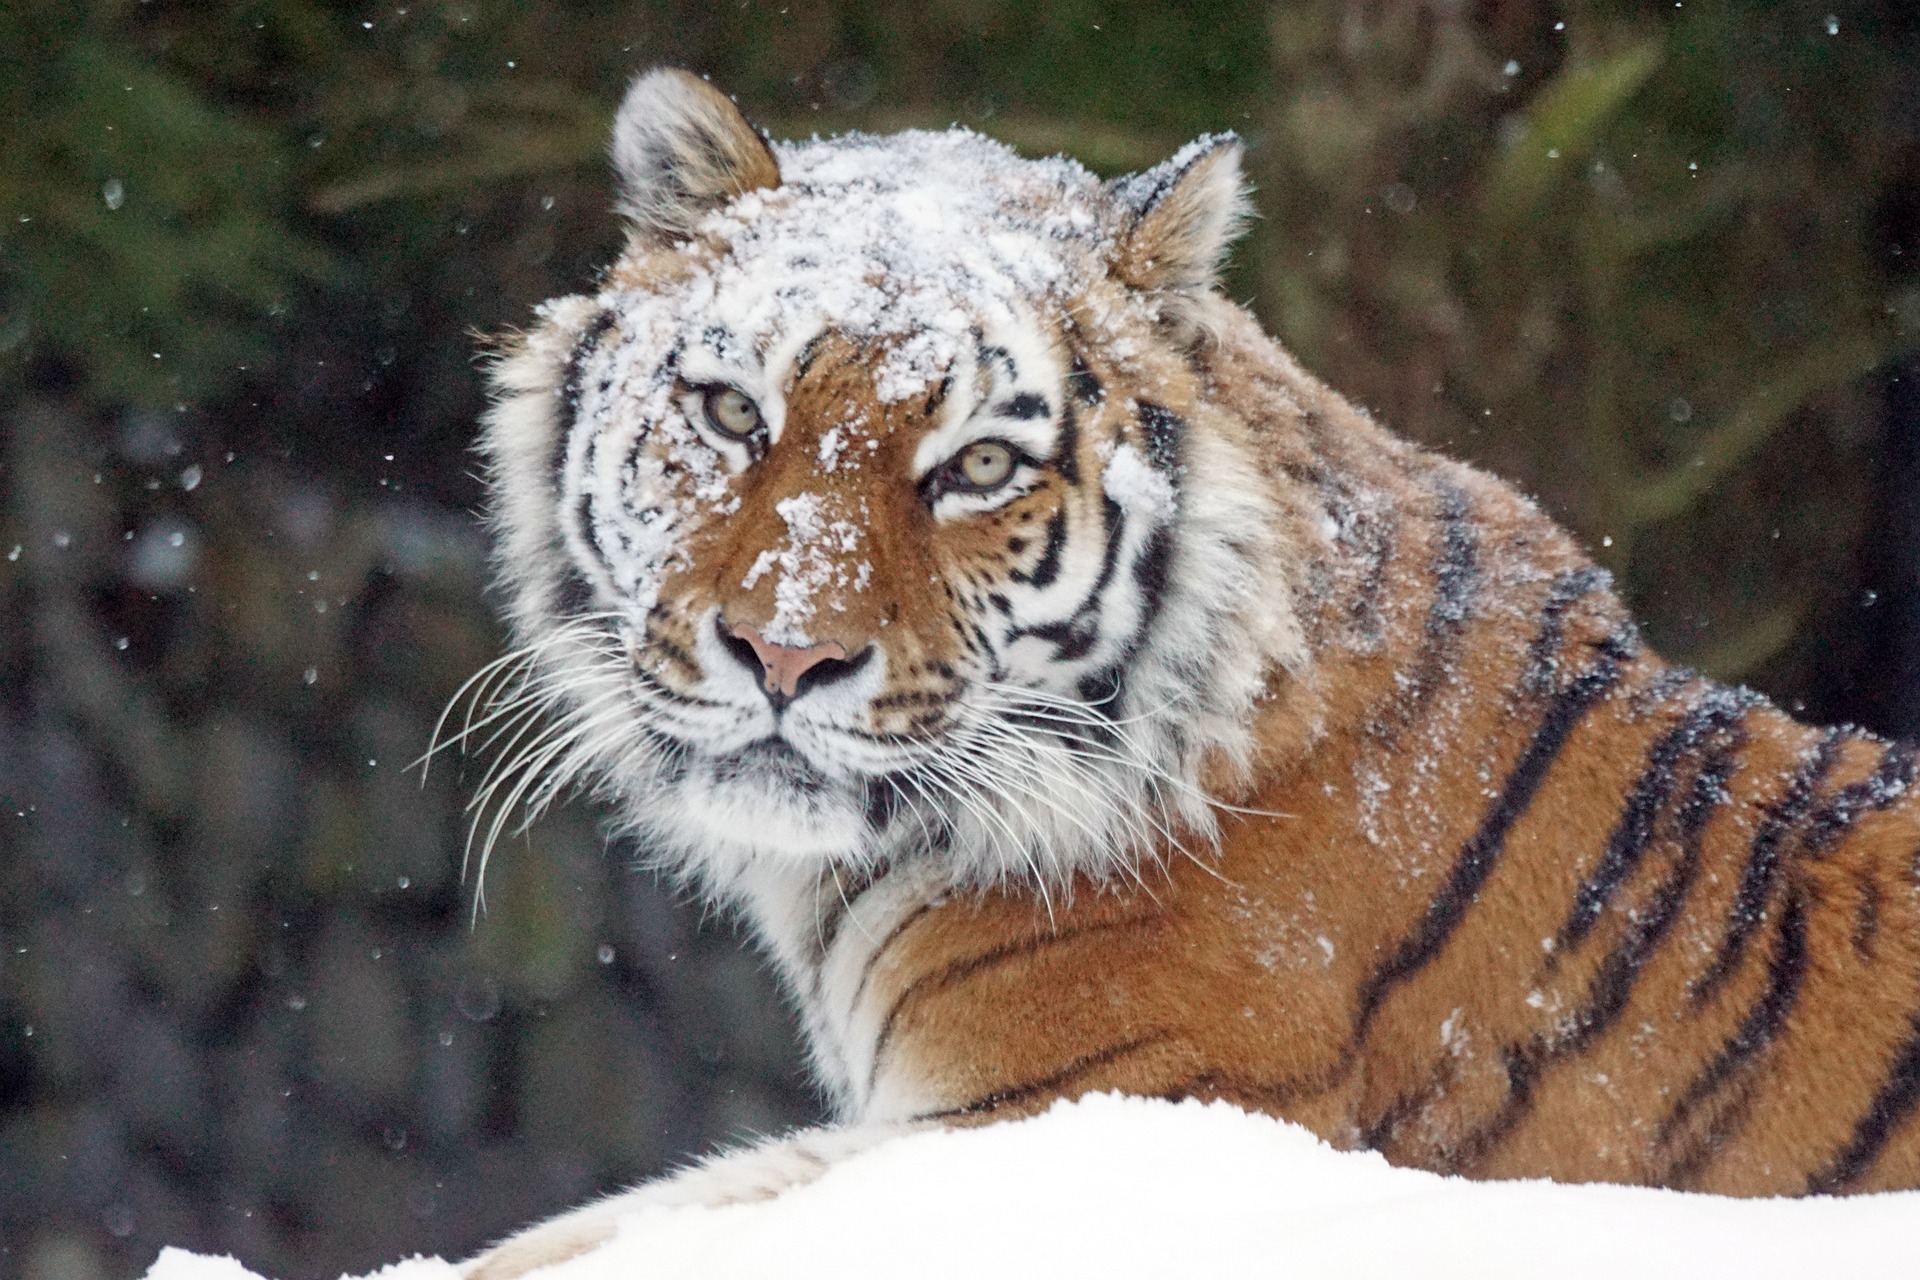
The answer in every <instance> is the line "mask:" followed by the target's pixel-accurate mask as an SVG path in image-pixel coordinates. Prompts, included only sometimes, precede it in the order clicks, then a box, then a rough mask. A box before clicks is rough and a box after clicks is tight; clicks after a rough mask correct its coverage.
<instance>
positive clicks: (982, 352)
mask: <svg viewBox="0 0 1920 1280" xmlns="http://www.w3.org/2000/svg"><path fill="white" fill-rule="evenodd" d="M973 355H974V363H975V364H977V365H979V366H980V367H981V368H983V369H984V368H986V367H987V366H988V365H990V364H998V365H999V366H1000V367H1001V368H1003V369H1005V370H1006V371H1007V381H1009V382H1018V381H1019V380H1020V366H1019V365H1017V364H1015V363H1014V362H1013V353H1012V352H1011V351H1009V350H1007V349H1006V348H1005V347H996V346H990V345H988V344H987V343H984V342H981V343H977V344H975V346H974V349H973Z"/></svg>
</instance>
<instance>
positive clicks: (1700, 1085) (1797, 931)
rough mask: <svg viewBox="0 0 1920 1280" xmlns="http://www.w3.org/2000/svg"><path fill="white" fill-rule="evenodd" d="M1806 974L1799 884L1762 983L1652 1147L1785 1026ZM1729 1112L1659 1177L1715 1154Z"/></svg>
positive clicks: (1692, 1170) (1673, 1179)
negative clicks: (1707, 1137)
mask: <svg viewBox="0 0 1920 1280" xmlns="http://www.w3.org/2000/svg"><path fill="white" fill-rule="evenodd" d="M1806 976H1807V912H1806V903H1805V902H1804V901H1803V899H1802V897H1801V895H1800V893H1799V891H1798V890H1794V891H1792V892H1790V893H1789V894H1788V895H1787V901H1786V906H1785V908H1784V909H1783V910H1782V911H1781V913H1780V933H1779V938H1778V941H1777V942H1776V943H1775V945H1774V951H1773V956H1772V958H1771V959H1770V960H1769V961H1768V963H1767V985H1766V989H1765V990H1763V991H1762V992H1761V993H1760V998H1759V999H1758V1000H1756V1001H1754V1003H1753V1006H1752V1007H1751V1008H1749V1009H1748V1010H1747V1013H1746V1016H1745V1017H1744V1018H1742V1019H1741V1020H1740V1025H1739V1027H1737V1028H1736V1029H1735V1030H1734V1033H1733V1034H1732V1035H1731V1036H1728V1037H1727V1039H1726V1041H1725V1043H1723V1044H1722V1045H1721V1046H1720V1051H1719V1052H1718V1053H1716V1054H1715V1055H1714V1056H1713V1060H1712V1061H1711V1062H1709V1063H1708V1064H1707V1066H1706V1069H1705V1070H1703V1071H1701V1072H1700V1074H1699V1075H1697V1076H1695V1077H1694V1079H1693V1082H1692V1083H1691V1084H1689V1085H1688V1086H1687V1090H1686V1092H1685V1093H1683V1094H1681V1095H1680V1100H1679V1101H1678V1102H1676V1103H1674V1105H1673V1109H1672V1110H1671V1111H1669V1112H1668V1113H1667V1117H1666V1119H1664V1120H1662V1121H1661V1122H1660V1127H1659V1129H1658V1130H1657V1131H1656V1132H1655V1134H1654V1145H1655V1146H1656V1147H1663V1146H1667V1145H1669V1144H1670V1143H1672V1142H1673V1141H1674V1140H1675V1139H1676V1138H1678V1137H1680V1136H1681V1131H1682V1130H1683V1129H1684V1128H1685V1126H1686V1125H1687V1123H1688V1122H1689V1121H1690V1120H1692V1118H1693V1116H1694V1114H1695V1113H1696V1112H1698V1111H1699V1110H1700V1108H1701V1107H1702V1106H1703V1105H1704V1104H1706V1103H1707V1102H1709V1101H1711V1100H1712V1099H1713V1098H1714V1097H1715V1096H1716V1095H1719V1094H1721V1093H1722V1092H1723V1091H1724V1090H1725V1089H1726V1087H1727V1086H1728V1085H1729V1084H1730V1083H1732V1082H1733V1081H1734V1080H1735V1078H1736V1077H1737V1076H1739V1075H1741V1074H1742V1073H1743V1071H1744V1070H1745V1068H1746V1067H1748V1066H1749V1065H1750V1064H1752V1063H1753V1062H1754V1061H1755V1060H1756V1059H1757V1058H1758V1057H1759V1055H1760V1054H1761V1053H1762V1052H1763V1051H1764V1050H1765V1049H1766V1048H1767V1046H1768V1045H1770V1044H1772V1043H1773V1042H1774V1040H1775V1039H1777V1038H1778V1037H1779V1035H1780V1032H1781V1030H1782V1029H1783V1028H1784V1027H1785V1026H1786V1023H1787V1016H1788V1015H1789V1014H1790V1013H1792V1012H1793V1006H1794V1003H1795V1002H1796V1001H1797V1000H1798V999H1799V998H1800V988H1801V986H1802V984H1803V983H1804V981H1805V979H1806ZM1731 1119H1732V1117H1722V1118H1721V1122H1720V1123H1719V1124H1717V1125H1716V1129H1717V1130H1719V1131H1718V1132H1716V1133H1714V1134H1713V1135H1712V1139H1713V1140H1712V1141H1709V1142H1706V1143H1703V1144H1700V1145H1699V1146H1697V1147H1696V1148H1695V1150H1694V1151H1693V1152H1692V1153H1691V1154H1690V1156H1689V1158H1687V1159H1685V1160H1683V1161H1682V1162H1681V1163H1680V1164H1678V1165H1676V1166H1674V1167H1673V1168H1671V1169H1670V1170H1669V1171H1668V1175H1667V1177H1665V1178H1663V1179H1662V1181H1663V1182H1665V1183H1666V1184H1667V1185H1675V1184H1676V1183H1677V1182H1678V1181H1681V1180H1688V1179H1691V1178H1692V1176H1693V1175H1694V1174H1697V1173H1698V1172H1699V1171H1700V1169H1702V1168H1704V1167H1705V1165H1706V1162H1707V1161H1710V1160H1711V1159H1712V1158H1713V1157H1714V1156H1715V1155H1717V1154H1718V1151H1717V1149H1716V1148H1717V1147H1718V1146H1719V1142H1720V1140H1721V1139H1723V1138H1724V1137H1725V1136H1726V1131H1727V1129H1728V1126H1729V1124H1730V1122H1731Z"/></svg>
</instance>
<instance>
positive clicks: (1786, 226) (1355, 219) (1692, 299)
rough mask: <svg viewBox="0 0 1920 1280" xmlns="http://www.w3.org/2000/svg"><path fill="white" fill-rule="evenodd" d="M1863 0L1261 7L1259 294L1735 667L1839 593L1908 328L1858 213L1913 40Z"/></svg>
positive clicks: (1882, 157)
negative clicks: (1264, 90)
mask: <svg viewBox="0 0 1920 1280" xmlns="http://www.w3.org/2000/svg"><path fill="white" fill-rule="evenodd" d="M1863 10H1864V11H1865V12H1862V11H1863ZM1871 18H1872V10H1871V9H1870V8H1868V7H1867V6H1853V7H1852V8H1851V9H1849V10H1847V11H1846V12H1845V13H1844V15H1842V16H1837V17H1835V18H1833V19H1831V20H1830V19H1829V18H1827V17H1826V16H1824V14H1821V15H1816V14H1814V13H1812V12H1811V11H1806V10H1802V9H1801V8H1800V7H1798V6H1792V7H1788V6H1780V5H1775V4H1769V3H1762V2H1761V0H1748V2H1746V3H1735V4H1728V5H1721V6H1688V7H1687V8H1686V9H1684V10H1671V11H1665V12H1662V11H1658V10H1647V9H1644V8H1640V7H1637V6H1633V7H1629V6H1621V5H1616V4H1610V3H1604V2H1601V0H1577V2H1573V3H1566V4H1562V5H1558V6H1544V5H1541V6H1532V5H1522V6H1517V7H1515V9H1514V11H1513V13H1511V14H1509V15H1508V20H1507V21H1504V22H1498V23H1497V22H1493V21H1489V20H1482V19H1480V18H1477V17H1475V16H1473V15H1471V14H1470V13H1469V12H1468V11H1467V10H1466V9H1465V8H1464V7H1462V6H1459V5H1455V4H1451V3H1447V2H1446V0H1396V2H1391V3H1383V4H1378V5H1373V6H1370V7H1369V8H1368V10H1367V11H1366V13H1365V14H1364V15H1360V14H1358V13H1356V12H1355V11H1353V10H1343V9H1340V8H1337V7H1335V6H1290V7H1288V8H1286V9H1283V10H1277V11H1276V17H1275V19H1274V47H1275V50H1276V55H1277V57H1278V60H1279V67H1278V73H1279V78H1280V80H1281V81H1282V82H1283V83H1286V84H1288V85H1289V86H1291V92H1290V93H1289V94H1288V95H1286V96H1285V97H1284V98H1283V99H1282V100H1281V101H1280V102H1279V103H1278V104H1277V105H1276V106H1275V108H1274V109H1273V111H1272V113H1271V115H1270V117H1269V118H1270V119H1271V121H1272V128H1271V132H1270V135H1269V146H1268V148H1267V150H1266V151H1265V152H1264V153H1263V154H1262V156H1261V157H1260V161H1261V166H1262V172H1261V176H1262V178H1263V179H1264V185H1265V186H1266V188H1267V191H1268V195H1267V197H1266V198H1265V199H1264V200H1263V202H1262V203H1263V207H1264V212H1266V213H1267V215H1268V217H1269V219H1270V221H1269V224H1268V227H1267V228H1266V239H1265V241H1264V243H1263V245H1262V246H1261V247H1262V253H1263V259H1262V260H1263V264H1264V270H1263V278H1262V281H1261V283H1262V293H1263V295H1264V298H1265V300H1266V302H1267V309H1268V315H1269V318H1270V319H1271V320H1272V321H1273V322H1274V323H1275V324H1276V326H1277V328H1278V330H1279V331H1280V333H1281V335H1282V337H1283V338H1285V339H1286V340H1287V341H1289V342H1290V343H1291V344H1292V345H1293V346H1294V347H1295V348H1296V350H1298V351H1299V352H1300V354H1301V355H1302V357H1303V358H1304V359H1305V360H1306V361H1307V363H1308V364H1309V365H1310V366H1311V367H1314V368H1316V369H1318V370H1320V371H1321V372H1322V373H1324V374H1325V375H1326V376H1328V377H1329V378H1330V379H1331V380H1332V381H1334V382H1335V384H1336V385H1339V386H1341V387H1342V388H1343V389H1345V390H1347V391H1349V392H1350V393H1354V394H1357V395H1358V396H1359V397H1360V398H1362V399H1363V400H1365V401H1367V402H1368V403H1370V404H1372V405H1373V406H1374V407H1376V408H1378V409H1380V410H1381V411H1382V413H1383V415H1384V416H1385V417H1386V418H1387V420H1388V421H1389V422H1391V423H1393V424H1394V425H1396V426H1398V427H1399V428H1401V429H1402V430H1405V431H1408V432H1410V433H1412V434H1414V435H1416V436H1417V437H1419V438H1421V439H1424V440H1427V441H1429V442H1432V443H1436V444H1439V445H1441V446H1442V447H1445V448H1449V449H1451V450H1453V451H1455V452H1464V453H1466V454H1468V455H1469V456H1472V457H1475V458H1477V459H1480V460H1484V461H1486V462H1488V463H1489V464H1490V465H1492V466H1493V467H1494V469H1495V470H1498V471H1500V472H1502V473H1503V474H1505V475H1508V476H1509V477H1512V478H1515V479H1518V480H1520V481H1521V482H1522V483H1523V484H1525V485H1527V486H1528V487H1530V488H1531V489H1533V490H1534V491H1535V492H1537V493H1540V494H1541V495H1542V496H1543V497H1544V498H1545V499H1546V500H1547V502H1548V505H1549V506H1550V507H1552V508H1554V509H1555V510H1556V511H1557V512H1558V513H1559V514H1560V515H1561V516H1562V517H1563V518H1568V519H1571V520H1572V521H1573V522H1574V523H1575V524H1576V526H1577V527H1578V528H1580V529H1581V530H1582V531H1583V532H1584V533H1586V535H1587V536H1588V538H1589V539H1590V542H1591V543H1595V544H1598V545H1597V546H1595V547H1594V550H1595V551H1596V553H1597V554H1598V555H1599V556H1600V558H1601V559H1602V560H1603V561H1604V562H1606V563H1608V564H1610V565H1611V566H1612V567H1613V568H1614V569H1616V570H1617V571H1619V572H1621V573H1622V574H1623V579H1624V585H1625V586H1626V587H1627V590H1628V592H1629V594H1630V595H1631V596H1633V597H1634V598H1635V603H1636V606H1637V607H1638V608H1639V609H1640V611H1641V612H1642V614H1643V616H1647V617H1648V618H1649V619H1650V621H1651V622H1652V624H1653V629H1654V632H1655V636H1656V639H1657V641H1658V642H1659V643H1660V644H1661V646H1662V647H1663V648H1665V649H1667V650H1668V651H1669V652H1672V653H1674V655H1675V656H1677V657H1680V658H1683V659H1692V660H1694V661H1698V662H1701V663H1703V664H1706V665H1708V666H1709V667H1710V668H1712V669H1714V670H1715V671H1716V672H1717V673H1718V674H1721V675H1727V676H1739V675H1742V674H1746V673H1749V672H1754V671H1757V670H1759V669H1760V668H1761V667H1762V666H1763V664H1764V663H1765V662H1766V661H1767V660H1768V659H1769V658H1771V657H1773V656H1774V655H1776V654H1777V653H1779V652H1780V651H1781V650H1782V649H1783V648H1784V647H1785V645H1786V644H1787V642H1788V641H1790V640H1791V639H1792V637H1793V635H1794V633H1795V630H1796V627H1797V624H1798V621H1800V620H1802V619H1803V617H1804V616H1805V615H1806V614H1808V613H1811V612H1815V611H1820V610H1827V609H1831V608H1834V607H1838V602H1839V600H1840V597H1841V596H1842V595H1843V594H1844V592H1845V587H1844V585H1843V583H1844V575H1838V576H1837V575H1835V574H1834V573H1833V572H1832V566H1833V564H1834V563H1835V562H1836V561H1839V560H1840V559H1841V558H1842V557H1844V556H1845V555H1846V554H1847V551H1848V548H1849V546H1850V545H1851V544H1853V543H1854V542H1855V541H1856V540H1857V539H1858V537H1859V531H1860V522H1861V520H1862V519H1863V517H1864V514H1865V504H1864V503H1862V502H1861V501H1860V500H1859V489H1860V486H1861V480H1862V477H1863V476H1864V475H1866V474H1868V472H1869V459H1867V458H1866V457H1865V456H1864V455H1863V453H1862V452H1861V448H1862V444H1863V437H1864V436H1865V435H1866V434H1867V433H1866V432H1864V431H1862V430H1861V429H1860V428H1859V427H1858V426H1857V425H1855V424H1858V423H1859V422H1860V421H1861V420H1862V419H1863V418H1865V419H1867V420H1868V421H1871V420H1872V419H1873V418H1874V417H1876V416H1877V409H1876V408H1875V407H1873V406H1872V405H1871V404H1870V403H1866V402H1863V401H1861V400H1860V399H1859V398H1858V397H1857V395H1856V394H1855V393H1854V391H1853V390H1852V389H1853V388H1856V387H1858V386H1859V385H1860V384H1861V380H1862V377H1863V375H1864V374H1866V373H1867V372H1868V371H1870V370H1872V369H1874V368H1876V367H1879V366H1882V365H1884V364H1886V363H1887V362H1888V361H1889V360H1890V359H1891V358H1892V357H1893V356H1894V355H1896V354H1897V353H1899V352H1901V351H1903V350H1906V349H1910V348H1911V347H1912V345H1913V343H1914V338H1913V334H1912V333H1911V332H1910V331H1908V330H1903V329H1902V328H1901V326H1900V325H1899V324H1898V323H1897V322H1896V312H1897V310H1898V308H1897V307H1896V306H1895V301H1896V300H1895V298H1894V297H1893V288H1894V286H1893V284H1892V283H1891V282H1890V281H1889V280H1888V279H1887V278H1886V277H1885V276H1884V275H1883V274H1882V273H1881V271H1880V269H1879V268H1878V266H1877V264H1876V263H1875V261H1874V252H1875V247H1874V245H1873V243H1872V242H1871V240H1870V238H1869V235H1868V234H1867V231H1868V229H1869V228H1870V227H1871V226H1872V225H1873V220H1874V209H1875V202H1876V201H1878V200H1880V199H1882V198H1883V191H1884V185H1885V183H1886V182H1887V181H1888V180H1889V178H1890V177H1891V176H1892V175H1893V174H1894V173H1895V172H1897V170H1896V168H1895V166H1896V163H1897V162H1896V160H1895V158H1894V150H1893V142H1894V139H1893V137H1892V136H1891V134H1890V132H1889V131H1888V130H1887V129H1886V128H1885V127H1884V125H1883V123H1882V122H1885V121H1887V120H1889V119H1890V118H1891V113H1890V110H1889V108H1890V104H1891V103H1892V101H1893V94H1894V87H1895V85H1896V83H1897V80H1898V77H1899V74H1900V70H1901V66H1902V64H1901V62H1900V61H1899V58H1900V57H1901V51H1900V46H1899V45H1898V44H1897V43H1895V42H1893V41H1892V40H1890V39H1887V38H1885V35H1884V33H1882V32H1881V31H1879V30H1877V29H1876V28H1875V27H1874V25H1873V23H1872V21H1871ZM1830 28H1831V29H1830ZM1736 484H1737V485H1739V486H1741V487H1742V489H1743V490H1744V493H1743V496H1742V497H1741V499H1740V500H1738V501H1733V502H1725V501H1721V502H1715V503H1711V504H1706V503H1705V502H1704V500H1705V499H1706V498H1707V497H1708V496H1709V495H1720V494H1724V493H1725V492H1726V490H1727V488H1728V486H1730V485H1736ZM1782 531H1784V532H1785V535H1786V537H1787V539H1790V543H1789V545H1791V546H1793V547H1795V548H1797V550H1798V552H1799V555H1798V557H1797V558H1798V560H1799V563H1798V564H1796V565H1794V567H1793V571H1792V572H1790V573H1782V572H1781V571H1780V570H1781V564H1780V559H1781V557H1780V556H1779V554H1778V552H1779V542H1780V540H1782ZM1823 564H1824V565H1825V566H1826V567H1825V568H1824V569H1823V568H1822V567H1821V566H1822V565H1823ZM1783 618H1786V619H1787V621H1786V622H1784V623H1783Z"/></svg>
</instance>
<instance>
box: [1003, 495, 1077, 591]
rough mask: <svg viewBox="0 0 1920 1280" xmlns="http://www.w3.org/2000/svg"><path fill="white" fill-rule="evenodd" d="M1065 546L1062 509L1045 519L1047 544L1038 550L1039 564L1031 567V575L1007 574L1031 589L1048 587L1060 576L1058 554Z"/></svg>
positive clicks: (1065, 515)
mask: <svg viewBox="0 0 1920 1280" xmlns="http://www.w3.org/2000/svg"><path fill="white" fill-rule="evenodd" d="M1066 546H1067V512H1066V508H1064V507H1062V508H1061V509H1060V510H1058V511H1055V512H1054V513H1053V514H1052V515H1051V516H1049V517H1047V544H1046V545H1045V546H1044V547H1042V548H1041V549H1040V563H1039V564H1037V565H1035V566H1033V572H1032V573H1021V572H1019V571H1018V570H1015V571H1014V572H1012V573H1010V574H1008V575H1007V576H1008V577H1010V578H1012V579H1013V580H1014V581H1015V582H1024V583H1026V584H1027V585H1028V586H1033V587H1050V586H1052V585H1053V583H1054V579H1056V578H1058V577H1059V576H1060V553H1061V552H1062V551H1064V550H1065V549H1066Z"/></svg>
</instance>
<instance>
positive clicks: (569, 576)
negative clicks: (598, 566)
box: [554, 546, 593, 620]
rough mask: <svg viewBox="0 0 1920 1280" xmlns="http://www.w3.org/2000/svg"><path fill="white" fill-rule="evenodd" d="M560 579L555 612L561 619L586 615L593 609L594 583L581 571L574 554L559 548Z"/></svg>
mask: <svg viewBox="0 0 1920 1280" xmlns="http://www.w3.org/2000/svg"><path fill="white" fill-rule="evenodd" d="M559 553H560V556H561V560H560V580H559V584H558V586H557V587H556V589H555V599H554V613H555V615H556V616H557V617H559V618H561V619H563V620H564V619H567V618H579V617H584V616H585V615H587V614H588V613H591V612H592V611H593V584H592V583H591V582H588V581H587V576H586V575H585V574H584V573H581V572H580V566H579V565H577V564H575V563H574V560H573V556H572V555H571V554H569V553H568V552H567V550H566V548H565V547H564V546H563V547H561V548H559Z"/></svg>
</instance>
